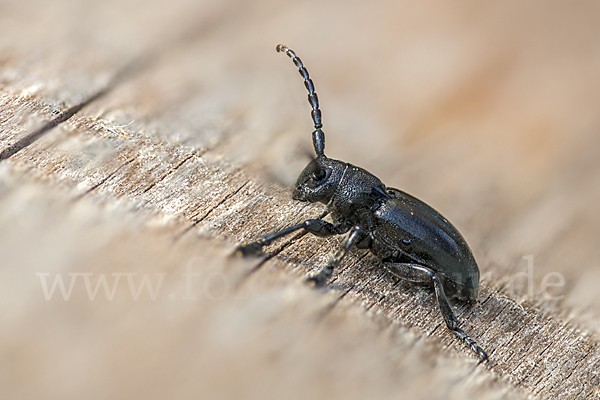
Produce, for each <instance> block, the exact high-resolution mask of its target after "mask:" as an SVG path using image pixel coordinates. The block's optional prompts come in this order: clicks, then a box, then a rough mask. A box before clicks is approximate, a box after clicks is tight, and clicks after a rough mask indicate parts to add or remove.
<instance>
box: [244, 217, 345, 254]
mask: <svg viewBox="0 0 600 400" xmlns="http://www.w3.org/2000/svg"><path fill="white" fill-rule="evenodd" d="M300 229H304V230H305V231H306V232H308V233H312V234H313V235H315V236H320V237H326V236H333V235H343V234H344V233H346V232H348V229H349V228H346V227H343V226H341V225H333V224H332V223H330V222H327V221H324V220H322V219H309V220H306V221H304V222H303V223H301V224H298V225H295V226H291V227H289V228H286V229H283V230H281V231H279V232H275V233H272V234H270V235H267V236H265V237H264V238H262V239H259V240H257V241H256V242H251V243H243V244H241V245H240V246H238V247H237V249H236V254H238V255H240V256H244V257H245V256H250V255H258V254H260V253H261V252H262V249H263V247H265V246H268V245H270V244H271V243H273V241H275V240H276V239H279V238H281V237H284V236H287V235H289V234H291V233H294V232H296V231H299V230H300Z"/></svg>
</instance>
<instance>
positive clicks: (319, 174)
mask: <svg viewBox="0 0 600 400" xmlns="http://www.w3.org/2000/svg"><path fill="white" fill-rule="evenodd" d="M310 169H311V170H312V178H313V179H314V180H315V181H320V180H321V179H323V178H325V176H326V175H327V172H325V170H324V169H323V168H321V166H320V165H319V164H318V163H316V162H312V163H311V164H310Z"/></svg>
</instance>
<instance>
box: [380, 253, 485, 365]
mask: <svg viewBox="0 0 600 400" xmlns="http://www.w3.org/2000/svg"><path fill="white" fill-rule="evenodd" d="M383 266H384V267H385V268H386V269H387V270H388V271H390V272H391V273H392V274H394V275H396V276H398V277H399V278H402V279H406V280H408V281H411V282H416V283H429V282H433V288H434V290H435V297H436V299H437V301H438V304H439V306H440V311H441V312H442V317H444V322H446V326H447V327H448V329H450V330H451V331H452V332H454V334H455V335H456V336H458V338H459V339H460V340H462V341H463V342H465V343H466V344H467V345H468V346H469V347H470V348H471V350H473V352H474V353H475V354H477V355H478V356H479V358H481V360H482V361H485V360H487V359H488V355H487V354H486V352H485V351H484V350H483V349H482V348H481V347H479V345H478V344H477V342H475V341H474V340H473V339H471V337H470V336H469V335H468V334H467V333H466V332H465V331H463V330H462V329H460V328H459V327H458V325H459V322H458V320H457V319H456V316H455V315H454V312H453V311H452V307H450V303H449V302H448V299H447V298H446V293H445V292H444V287H443V285H442V282H441V281H440V279H439V278H438V276H437V275H436V273H435V272H433V271H432V270H430V269H429V268H427V267H424V266H422V265H419V264H410V263H392V262H384V263H383Z"/></svg>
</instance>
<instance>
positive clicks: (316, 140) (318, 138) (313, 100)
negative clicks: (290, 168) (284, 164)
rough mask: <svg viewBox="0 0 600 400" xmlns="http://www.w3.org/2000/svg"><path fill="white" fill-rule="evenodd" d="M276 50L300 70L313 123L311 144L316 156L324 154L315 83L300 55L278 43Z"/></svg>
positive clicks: (323, 135) (323, 138) (323, 139)
mask: <svg viewBox="0 0 600 400" xmlns="http://www.w3.org/2000/svg"><path fill="white" fill-rule="evenodd" d="M277 52H284V53H285V54H286V55H287V56H288V57H289V58H291V59H292V61H293V62H294V65H295V66H296V67H298V72H300V75H301V76H302V78H304V86H306V90H308V102H309V103H310V106H311V107H312V111H311V112H310V116H311V117H312V120H313V123H314V124H315V130H314V131H313V133H312V138H313V146H314V147H315V153H317V156H318V157H321V156H325V134H324V133H323V131H322V130H321V128H322V127H323V124H322V122H321V110H319V98H318V97H317V92H315V85H314V84H313V81H312V79H310V77H309V76H308V70H307V69H306V67H304V64H302V60H300V57H298V56H297V55H296V53H294V51H293V50H292V49H290V48H289V47H287V46H285V45H283V44H278V45H277Z"/></svg>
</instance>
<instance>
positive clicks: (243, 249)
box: [235, 242, 263, 257]
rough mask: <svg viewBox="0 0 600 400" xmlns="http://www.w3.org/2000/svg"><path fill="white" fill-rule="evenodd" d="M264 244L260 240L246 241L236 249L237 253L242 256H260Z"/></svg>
mask: <svg viewBox="0 0 600 400" xmlns="http://www.w3.org/2000/svg"><path fill="white" fill-rule="evenodd" d="M262 248H263V245H262V244H260V243H259V242H252V243H244V244H242V245H240V246H238V247H237V248H236V249H235V254H236V255H238V256H240V257H249V256H259V255H261V254H262Z"/></svg>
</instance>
